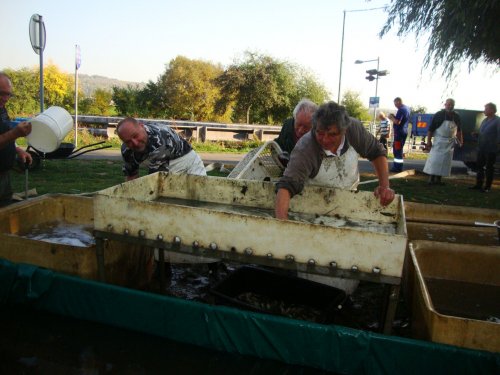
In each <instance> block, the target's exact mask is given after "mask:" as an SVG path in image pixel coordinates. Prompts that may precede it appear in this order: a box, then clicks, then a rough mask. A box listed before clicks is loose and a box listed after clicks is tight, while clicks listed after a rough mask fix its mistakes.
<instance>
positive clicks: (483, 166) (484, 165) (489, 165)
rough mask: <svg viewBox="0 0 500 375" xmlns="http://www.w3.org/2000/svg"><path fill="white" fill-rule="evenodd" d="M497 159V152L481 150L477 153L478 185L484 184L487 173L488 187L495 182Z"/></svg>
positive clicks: (486, 186)
mask: <svg viewBox="0 0 500 375" xmlns="http://www.w3.org/2000/svg"><path fill="white" fill-rule="evenodd" d="M496 160H497V154H496V153H495V152H482V151H479V152H478V154H477V162H476V165H477V176H476V185H477V186H481V187H482V186H483V181H484V176H485V175H486V185H485V188H486V189H490V188H491V184H492V183H493V174H494V172H495V162H496Z"/></svg>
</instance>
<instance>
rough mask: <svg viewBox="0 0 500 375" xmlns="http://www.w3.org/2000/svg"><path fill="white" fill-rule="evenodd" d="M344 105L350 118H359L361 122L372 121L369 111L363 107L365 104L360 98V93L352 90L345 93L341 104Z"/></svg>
mask: <svg viewBox="0 0 500 375" xmlns="http://www.w3.org/2000/svg"><path fill="white" fill-rule="evenodd" d="M340 104H342V105H343V106H344V107H345V109H346V111H347V113H348V114H349V116H351V117H354V118H357V119H358V120H361V121H368V120H371V117H370V114H369V113H368V109H367V108H366V107H364V106H363V102H362V101H361V99H360V98H359V93H358V92H355V91H351V90H347V91H346V92H345V93H344V97H343V98H342V101H341V102H340Z"/></svg>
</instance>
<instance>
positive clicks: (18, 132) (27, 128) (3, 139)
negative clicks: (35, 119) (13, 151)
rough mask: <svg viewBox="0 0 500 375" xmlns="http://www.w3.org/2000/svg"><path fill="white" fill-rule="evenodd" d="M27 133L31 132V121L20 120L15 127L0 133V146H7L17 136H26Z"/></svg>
mask: <svg viewBox="0 0 500 375" xmlns="http://www.w3.org/2000/svg"><path fill="white" fill-rule="evenodd" d="M29 133H31V123H30V122H27V121H23V122H20V123H19V124H17V126H16V127H15V128H13V129H10V130H9V131H6V132H5V133H3V134H0V148H3V147H5V146H7V145H8V144H9V143H10V142H12V141H15V140H16V139H17V138H21V137H25V136H27V135H28V134H29Z"/></svg>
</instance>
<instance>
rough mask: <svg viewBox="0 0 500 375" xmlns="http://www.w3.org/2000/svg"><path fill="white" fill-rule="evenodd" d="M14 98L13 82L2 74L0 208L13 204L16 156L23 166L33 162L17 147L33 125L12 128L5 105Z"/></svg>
mask: <svg viewBox="0 0 500 375" xmlns="http://www.w3.org/2000/svg"><path fill="white" fill-rule="evenodd" d="M12 96H13V93H12V82H11V80H10V78H9V76H8V75H7V74H5V73H4V72H0V207H3V206H6V205H8V204H10V203H12V186H11V182H10V173H9V171H10V169H11V168H12V167H13V165H14V162H15V160H16V156H17V157H18V158H19V160H20V161H21V162H22V163H23V165H25V164H26V163H27V164H31V163H32V162H33V159H32V157H31V155H30V154H29V153H28V152H26V151H24V150H23V149H22V148H20V147H17V145H16V139H17V138H21V137H25V136H27V135H28V134H30V133H31V123H29V122H26V121H23V122H20V123H19V124H17V125H16V127H14V128H11V126H10V118H9V114H8V112H7V109H6V108H5V105H6V104H7V102H8V101H9V99H10V98H11V97H12Z"/></svg>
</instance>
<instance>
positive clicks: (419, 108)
mask: <svg viewBox="0 0 500 375" xmlns="http://www.w3.org/2000/svg"><path fill="white" fill-rule="evenodd" d="M411 113H412V114H420V113H422V114H423V113H427V108H426V107H425V106H423V105H420V104H417V105H413V106H412V107H411Z"/></svg>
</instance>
